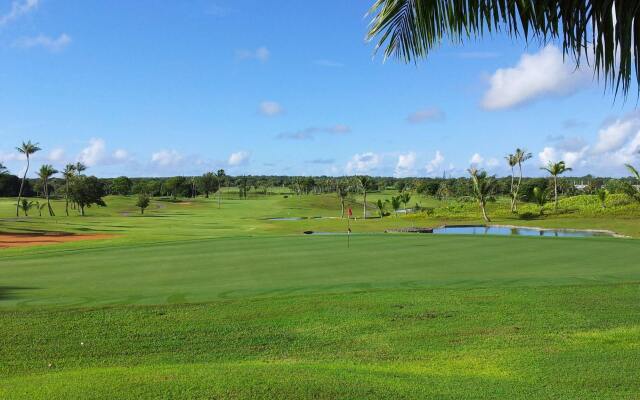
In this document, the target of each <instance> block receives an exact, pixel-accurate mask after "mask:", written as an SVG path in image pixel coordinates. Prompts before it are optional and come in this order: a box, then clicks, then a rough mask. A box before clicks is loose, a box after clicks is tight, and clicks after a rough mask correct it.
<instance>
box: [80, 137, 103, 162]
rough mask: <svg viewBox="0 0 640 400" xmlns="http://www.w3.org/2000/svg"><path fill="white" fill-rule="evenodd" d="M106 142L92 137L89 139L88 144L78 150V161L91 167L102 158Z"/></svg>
mask: <svg viewBox="0 0 640 400" xmlns="http://www.w3.org/2000/svg"><path fill="white" fill-rule="evenodd" d="M105 149H106V144H105V141H104V140H103V139H99V138H92V139H90V140H89V146H87V147H85V148H84V149H82V151H80V154H79V155H78V161H80V162H81V163H83V164H85V165H86V166H87V167H93V166H94V165H97V164H98V163H100V162H101V161H103V160H104V156H105Z"/></svg>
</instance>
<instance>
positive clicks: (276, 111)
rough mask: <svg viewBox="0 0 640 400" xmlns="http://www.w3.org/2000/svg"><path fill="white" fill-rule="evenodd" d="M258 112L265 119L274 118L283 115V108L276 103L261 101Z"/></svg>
mask: <svg viewBox="0 0 640 400" xmlns="http://www.w3.org/2000/svg"><path fill="white" fill-rule="evenodd" d="M258 112H259V113H260V114H262V115H265V116H267V117H274V116H276V115H280V114H282V113H284V108H283V107H282V105H280V103H278V102H277V101H263V102H262V103H260V105H259V106H258Z"/></svg>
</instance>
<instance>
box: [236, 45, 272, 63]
mask: <svg viewBox="0 0 640 400" xmlns="http://www.w3.org/2000/svg"><path fill="white" fill-rule="evenodd" d="M270 57H271V52H270V51H269V49H267V47H266V46H261V47H258V48H257V49H255V50H247V49H239V50H236V59H237V60H239V61H244V60H258V61H260V62H267V61H269V58H270Z"/></svg>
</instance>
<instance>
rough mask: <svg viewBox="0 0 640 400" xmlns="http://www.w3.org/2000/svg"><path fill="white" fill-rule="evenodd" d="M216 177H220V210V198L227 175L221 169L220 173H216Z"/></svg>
mask: <svg viewBox="0 0 640 400" xmlns="http://www.w3.org/2000/svg"><path fill="white" fill-rule="evenodd" d="M216 176H217V177H218V208H220V196H222V187H223V186H224V181H225V180H226V176H227V175H226V174H225V172H224V170H223V169H219V170H218V172H216Z"/></svg>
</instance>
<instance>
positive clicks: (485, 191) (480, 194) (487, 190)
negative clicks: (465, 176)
mask: <svg viewBox="0 0 640 400" xmlns="http://www.w3.org/2000/svg"><path fill="white" fill-rule="evenodd" d="M468 171H469V174H470V175H471V181H472V182H473V193H474V195H475V198H476V200H477V201H478V205H479V206H480V209H481V210H482V218H484V220H485V221H486V222H491V219H490V218H489V216H488V215H487V201H488V199H489V197H490V196H491V195H492V194H493V190H494V188H495V179H494V178H493V177H491V176H487V172H486V171H478V170H477V169H476V168H470V169H469V170H468Z"/></svg>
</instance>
